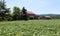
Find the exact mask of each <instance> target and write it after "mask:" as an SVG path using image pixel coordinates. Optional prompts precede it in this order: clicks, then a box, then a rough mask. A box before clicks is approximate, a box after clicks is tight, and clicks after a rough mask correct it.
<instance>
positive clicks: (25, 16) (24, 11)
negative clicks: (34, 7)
mask: <svg viewBox="0 0 60 36" xmlns="http://www.w3.org/2000/svg"><path fill="white" fill-rule="evenodd" d="M22 12H23V19H24V20H28V15H27V10H26V9H25V7H23V8H22Z"/></svg>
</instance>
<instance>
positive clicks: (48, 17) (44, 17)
mask: <svg viewBox="0 0 60 36" xmlns="http://www.w3.org/2000/svg"><path fill="white" fill-rule="evenodd" d="M40 19H52V17H51V16H41V17H40Z"/></svg>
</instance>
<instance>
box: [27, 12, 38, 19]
mask: <svg viewBox="0 0 60 36" xmlns="http://www.w3.org/2000/svg"><path fill="white" fill-rule="evenodd" d="M27 14H28V15H29V19H38V18H39V16H38V15H36V14H35V13H33V12H32V11H27Z"/></svg>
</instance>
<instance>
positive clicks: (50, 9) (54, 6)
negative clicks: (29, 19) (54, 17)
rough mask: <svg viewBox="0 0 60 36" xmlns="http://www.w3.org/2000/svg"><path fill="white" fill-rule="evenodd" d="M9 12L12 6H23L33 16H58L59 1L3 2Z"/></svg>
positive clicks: (21, 0) (8, 0) (27, 0)
mask: <svg viewBox="0 0 60 36" xmlns="http://www.w3.org/2000/svg"><path fill="white" fill-rule="evenodd" d="M5 1H6V4H7V7H10V8H11V10H12V8H13V6H18V7H20V8H21V9H22V7H23V6H25V8H26V9H27V10H29V11H33V12H34V13H35V14H60V0H5Z"/></svg>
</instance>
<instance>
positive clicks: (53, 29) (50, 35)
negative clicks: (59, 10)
mask: <svg viewBox="0 0 60 36" xmlns="http://www.w3.org/2000/svg"><path fill="white" fill-rule="evenodd" d="M0 36H60V19H53V20H28V21H2V22H0Z"/></svg>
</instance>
